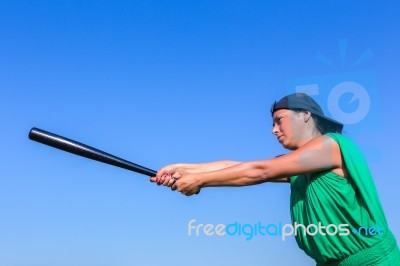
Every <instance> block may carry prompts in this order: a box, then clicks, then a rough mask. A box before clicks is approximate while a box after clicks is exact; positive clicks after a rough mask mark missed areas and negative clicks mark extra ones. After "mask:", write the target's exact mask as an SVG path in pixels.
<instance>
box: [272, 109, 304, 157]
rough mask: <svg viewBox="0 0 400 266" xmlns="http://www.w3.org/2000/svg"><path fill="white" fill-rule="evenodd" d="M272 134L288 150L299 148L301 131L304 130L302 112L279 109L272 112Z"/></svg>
mask: <svg viewBox="0 0 400 266" xmlns="http://www.w3.org/2000/svg"><path fill="white" fill-rule="evenodd" d="M272 119H273V125H272V127H273V128H272V134H274V135H275V136H276V137H277V138H278V141H279V143H281V144H282V146H283V147H285V148H286V149H289V150H295V149H297V148H299V141H301V139H302V135H301V132H302V131H303V130H304V113H301V112H300V113H299V112H294V111H292V110H287V109H281V110H277V111H275V112H274V114H273V118H272Z"/></svg>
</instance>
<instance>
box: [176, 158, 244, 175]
mask: <svg viewBox="0 0 400 266" xmlns="http://www.w3.org/2000/svg"><path fill="white" fill-rule="evenodd" d="M237 164H240V162H236V161H216V162H209V163H198V164H181V165H180V167H181V168H183V169H184V170H185V172H186V173H189V174H198V173H204V172H213V171H218V170H221V169H224V168H228V167H231V166H234V165H237Z"/></svg>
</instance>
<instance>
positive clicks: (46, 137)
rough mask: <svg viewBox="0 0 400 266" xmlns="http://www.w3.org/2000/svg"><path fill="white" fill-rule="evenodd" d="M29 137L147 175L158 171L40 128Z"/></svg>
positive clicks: (34, 129)
mask: <svg viewBox="0 0 400 266" xmlns="http://www.w3.org/2000/svg"><path fill="white" fill-rule="evenodd" d="M29 139H31V140H34V141H37V142H40V143H43V144H46V145H49V146H52V147H54V148H57V149H60V150H63V151H66V152H70V153H73V154H76V155H79V156H83V157H86V158H89V159H92V160H96V161H99V162H102V163H106V164H111V165H114V166H117V167H121V168H124V169H127V170H131V171H134V172H137V173H140V174H143V175H147V176H156V174H157V172H156V171H154V170H151V169H149V168H146V167H143V166H141V165H138V164H134V163H132V162H129V161H127V160H124V159H121V158H119V157H116V156H114V155H111V154H109V153H106V152H104V151H101V150H98V149H95V148H93V147H90V146H88V145H85V144H82V143H79V142H77V141H74V140H72V139H67V138H64V137H62V136H59V135H56V134H53V133H51V132H47V131H44V130H41V129H38V128H35V127H34V128H32V129H31V130H30V132H29Z"/></svg>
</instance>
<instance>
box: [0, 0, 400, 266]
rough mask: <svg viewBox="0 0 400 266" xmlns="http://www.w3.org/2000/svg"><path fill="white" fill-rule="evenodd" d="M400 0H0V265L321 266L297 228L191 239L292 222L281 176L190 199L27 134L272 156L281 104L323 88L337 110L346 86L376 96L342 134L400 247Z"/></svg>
mask: <svg viewBox="0 0 400 266" xmlns="http://www.w3.org/2000/svg"><path fill="white" fill-rule="evenodd" d="M399 8H400V4H399V2H398V1H384V2H376V1H351V2H349V1H321V2H318V3H316V2H315V1H291V2H289V1H34V0H31V1H11V0H10V1H1V2H0V36H1V37H0V39H1V41H0V108H1V114H0V117H1V123H0V127H1V130H0V132H1V133H0V134H1V138H0V147H1V152H0V161H1V176H0V250H1V256H0V265H24V266H25V265H41V266H46V265H49V266H50V265H69V266H70V265H107V266H108V265H118V266H126V265H147V266H152V265H192V266H201V265H219V266H222V265H231V266H232V265H233V266H236V265H237V266H238V265H252V266H261V265H314V264H313V261H312V260H311V259H309V258H308V257H307V256H306V255H305V254H304V253H303V252H302V251H301V250H299V249H298V247H297V245H296V243H295V240H294V238H293V237H291V238H289V239H288V240H287V241H284V242H283V241H282V240H281V239H279V238H278V237H273V236H269V237H255V238H254V239H252V240H249V241H246V240H245V239H244V237H239V236H237V237H227V236H226V237H216V236H214V237H188V228H187V227H188V222H189V221H190V220H191V219H196V220H197V223H213V224H218V223H224V224H229V223H233V222H240V223H258V222H262V223H264V224H269V223H278V222H282V223H290V214H289V195H290V190H289V186H288V185H287V184H263V185H259V186H253V187H244V188H212V189H204V190H203V191H202V192H201V193H200V194H199V195H197V196H194V197H185V196H182V195H180V194H179V193H173V192H171V191H170V190H169V189H167V188H164V187H157V186H156V185H154V184H151V183H149V182H148V178H147V177H145V176H141V175H139V174H135V173H132V172H129V171H126V170H123V169H119V168H116V167H112V166H108V165H104V164H100V163H98V162H94V161H90V160H87V159H84V158H81V157H77V156H74V155H71V154H67V153H65V152H61V151H59V150H56V149H53V148H50V147H47V146H44V145H40V144H38V143H35V142H32V141H30V140H28V137H27V136H28V132H29V130H30V128H31V127H34V126H35V127H39V128H42V129H45V130H48V131H52V132H55V133H58V134H61V135H64V136H67V137H69V138H72V139H76V140H78V141H81V142H84V143H87V144H89V145H92V146H94V147H97V148H99V149H103V150H105V151H107V152H110V153H112V154H115V155H118V156H120V157H123V158H125V159H128V160H130V161H133V162H135V163H138V164H142V165H144V166H147V167H149V168H153V169H158V168H160V167H162V166H163V165H165V164H169V163H176V162H205V161H212V160H220V159H231V160H238V161H248V160H255V159H263V158H270V157H273V156H275V155H278V154H281V153H283V152H285V151H284V150H283V149H282V148H281V147H280V145H279V143H277V142H276V139H275V138H274V137H273V135H272V134H271V133H270V132H271V119H270V114H269V107H270V105H271V103H272V102H273V101H274V100H276V99H279V98H281V97H283V96H284V95H286V94H287V93H289V92H293V91H294V90H295V88H298V87H296V86H302V88H304V85H307V86H308V87H307V88H310V87H311V88H314V89H315V88H316V86H317V88H318V89H319V93H318V95H316V98H317V99H318V101H319V102H320V103H321V105H322V106H323V107H324V109H325V111H326V113H327V114H328V115H330V116H331V117H332V116H334V113H333V111H332V109H329V108H330V107H329V104H330V103H331V102H330V100H328V99H331V98H329V95H330V94H329V93H330V92H331V91H332V90H333V89H334V88H336V87H335V86H336V85H338V84H340V83H341V82H353V83H356V84H359V85H360V86H361V87H362V88H364V89H365V91H367V92H368V95H369V96H370V98H369V103H370V104H369V105H368V110H367V111H368V112H367V113H366V114H365V116H363V117H361V118H362V119H361V120H360V121H358V122H357V123H353V124H348V125H346V127H345V131H346V132H345V134H346V135H348V136H349V137H352V138H353V139H354V140H355V141H356V142H357V143H359V145H360V147H361V149H362V150H363V151H364V152H365V154H366V157H367V159H368V162H369V163H370V166H371V170H372V172H373V175H374V179H375V183H376V186H377V189H378V192H379V194H380V197H381V201H382V204H383V206H384V209H385V212H386V216H387V219H388V223H389V226H390V227H391V229H392V231H393V232H394V234H395V236H396V237H397V240H398V241H399V240H400V224H399V221H400V214H399V213H400V207H399V204H398V202H399V201H400V194H399V192H398V187H399V186H400V181H399V178H398V177H399V174H398V173H399V171H398V168H397V166H398V162H399V160H398V154H396V152H397V151H399V148H400V147H399V141H398V137H397V134H398V132H399V131H400V126H399V124H398V120H399V119H398V115H399V110H398V97H399V96H400V93H399V88H400V80H399V77H398V70H399V69H400V63H399V62H400V54H399V52H398V47H400V37H399V28H400V17H399V16H398V10H399ZM310 84H311V85H310ZM349 95H350V96H349ZM363 99H364V98H363ZM364 100H365V99H364ZM360 104H363V101H361V100H358V101H353V102H352V101H351V94H348V93H347V94H345V95H343V97H341V98H340V101H339V106H340V108H341V109H340V110H343V111H345V112H347V113H350V114H351V113H352V112H355V111H356V110H358V109H357V108H359V106H360ZM330 110H331V112H330Z"/></svg>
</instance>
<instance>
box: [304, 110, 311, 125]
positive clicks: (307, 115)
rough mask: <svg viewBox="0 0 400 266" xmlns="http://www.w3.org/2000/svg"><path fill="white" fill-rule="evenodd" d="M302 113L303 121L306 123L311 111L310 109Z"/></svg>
mask: <svg viewBox="0 0 400 266" xmlns="http://www.w3.org/2000/svg"><path fill="white" fill-rule="evenodd" d="M303 113H304V116H303V117H304V122H305V123H307V122H308V121H309V120H310V118H311V112H310V111H303Z"/></svg>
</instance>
